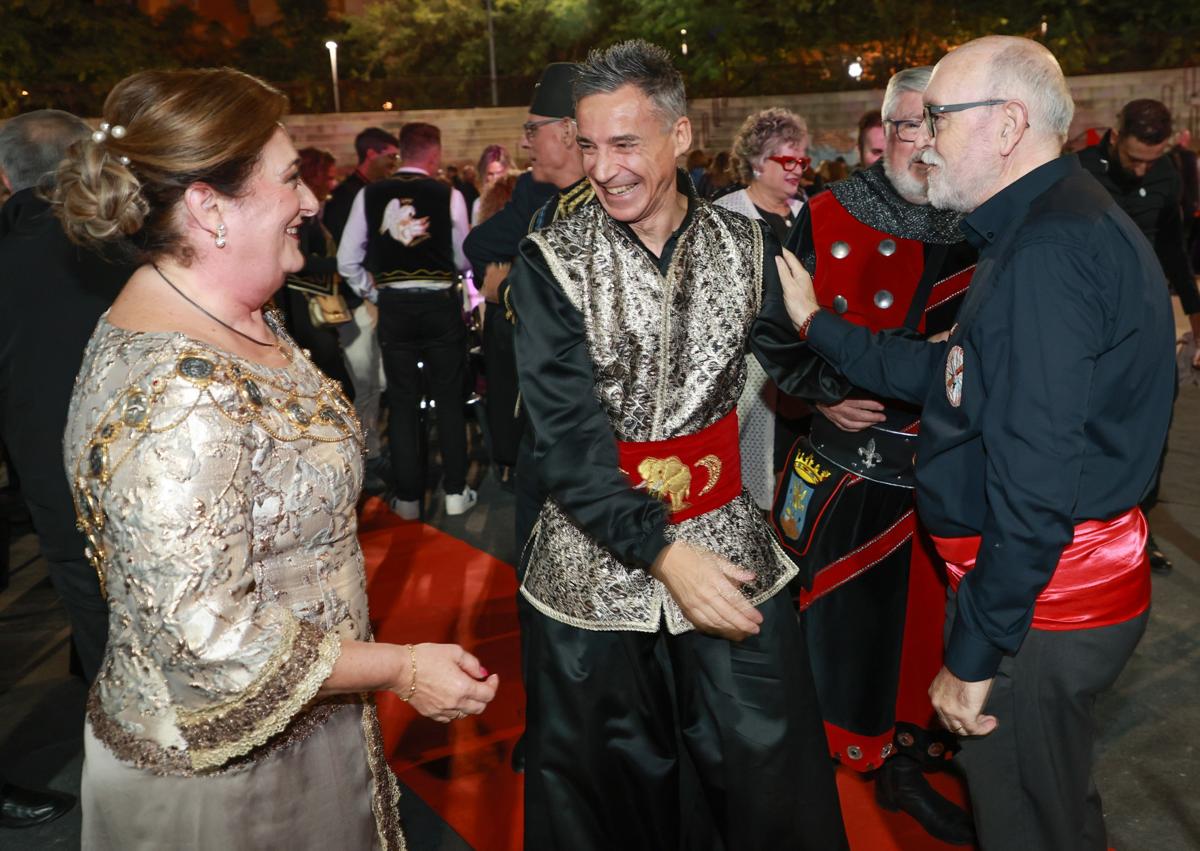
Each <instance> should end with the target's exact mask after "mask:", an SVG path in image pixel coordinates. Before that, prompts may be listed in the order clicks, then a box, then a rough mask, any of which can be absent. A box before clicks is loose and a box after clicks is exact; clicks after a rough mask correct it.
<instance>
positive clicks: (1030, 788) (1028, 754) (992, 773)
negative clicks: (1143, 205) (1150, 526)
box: [755, 36, 1175, 851]
mask: <svg viewBox="0 0 1200 851" xmlns="http://www.w3.org/2000/svg"><path fill="white" fill-rule="evenodd" d="M924 102H925V117H926V121H925V127H924V128H923V129H922V131H921V133H920V135H919V136H918V137H917V138H918V141H917V145H918V146H919V147H920V149H921V157H922V160H923V161H924V162H925V163H927V164H928V165H929V166H930V168H929V199H930V201H931V202H932V203H933V205H934V206H936V207H939V208H943V209H950V210H958V211H961V212H964V213H967V214H968V215H967V216H966V217H965V218H964V219H963V224H962V229H963V231H964V233H965V234H966V236H967V239H968V240H969V241H970V242H971V243H972V244H973V245H975V246H976V247H978V248H979V251H980V255H979V264H978V266H977V267H976V271H975V275H974V278H973V280H972V283H971V288H970V290H969V291H968V293H967V296H966V298H965V300H964V301H963V305H962V307H961V308H960V310H959V313H958V316H957V317H956V320H955V325H954V327H953V328H952V329H951V331H950V335H949V339H947V340H944V341H941V342H936V343H926V342H920V341H914V340H908V339H903V338H900V337H894V336H892V337H886V336H885V337H875V338H872V336H871V334H870V333H869V332H868V331H867V329H864V328H860V327H856V326H854V325H851V324H849V323H846V322H843V321H841V320H840V319H839V318H838V317H837V316H836V314H835V313H834V312H833V311H828V310H824V309H822V308H821V306H820V304H819V302H818V300H817V298H816V296H815V295H814V293H813V290H812V286H811V282H810V280H809V277H808V275H807V273H806V272H805V270H804V269H803V267H802V266H801V265H800V263H798V262H795V258H786V257H785V258H784V260H783V261H782V262H784V263H786V265H787V269H786V271H785V272H783V273H782V275H781V278H782V282H783V290H782V293H768V294H767V304H766V306H765V308H764V316H763V318H762V319H761V320H760V323H759V327H758V328H756V331H755V333H756V336H760V337H761V338H763V339H764V340H767V341H772V340H773V341H777V342H782V341H784V340H786V339H788V338H789V337H791V338H795V337H797V336H799V337H800V338H802V339H804V340H805V341H806V342H807V343H808V345H810V346H811V347H812V348H814V349H816V350H817V351H818V352H820V353H821V354H822V355H823V356H825V357H826V358H827V359H829V360H830V361H831V362H832V363H833V364H835V365H836V366H837V367H838V368H839V369H840V370H841V371H842V372H843V373H844V374H845V375H847V376H848V377H849V378H850V379H851V380H853V381H854V382H855V384H858V385H860V386H863V387H868V388H871V389H873V390H875V391H876V392H880V393H886V394H887V395H889V396H895V397H899V398H902V399H906V400H908V401H910V402H912V403H914V404H920V405H922V410H923V414H922V420H921V432H920V437H919V438H918V446H917V453H916V454H917V461H916V481H917V506H918V510H919V512H920V515H921V519H922V521H923V523H924V524H925V526H926V527H927V528H928V529H929V531H930V533H931V535H932V537H933V540H934V541H935V543H936V545H937V549H938V552H939V554H941V556H942V557H943V558H944V559H945V561H946V565H947V573H948V578H949V581H950V586H951V588H952V589H954V593H953V594H951V595H950V596H949V604H948V608H947V618H948V624H947V625H948V628H947V631H946V650H945V663H944V665H943V667H942V669H941V670H940V671H939V672H938V674H937V676H936V677H935V678H934V680H933V684H932V685H931V687H930V696H931V698H932V699H933V705H934V708H935V709H936V710H937V713H938V716H939V718H940V719H941V721H942V723H943V724H944V725H945V726H946V728H947V729H949V730H950V731H951V732H954V733H957V734H959V735H960V736H963V737H964V738H963V739H962V752H961V754H960V755H959V757H958V759H957V760H956V761H957V762H958V763H959V764H960V765H961V766H962V768H963V770H964V771H965V773H966V776H967V779H968V782H969V784H970V788H971V801H972V809H973V813H974V817H975V828H976V831H977V833H978V835H979V840H980V844H981V845H982V847H984V848H987V849H989V850H990V849H999V851H1008V849H1012V851H1062V849H1079V851H1103V849H1106V848H1107V847H1108V843H1107V841H1106V835H1105V827H1104V819H1103V812H1102V809H1101V804H1100V796H1099V794H1098V793H1097V791H1096V787H1095V784H1094V781H1093V780H1092V776H1091V768H1092V761H1093V755H1092V751H1093V747H1094V745H1095V728H1096V723H1095V718H1094V705H1095V702H1096V698H1097V696H1098V695H1099V694H1100V693H1102V692H1104V691H1105V690H1106V689H1108V688H1109V687H1110V686H1111V685H1112V684H1113V682H1114V681H1115V680H1116V678H1117V676H1118V675H1119V674H1120V672H1121V670H1122V668H1123V667H1124V666H1125V663H1126V661H1127V660H1128V659H1129V657H1130V656H1131V655H1132V653H1133V650H1134V647H1135V646H1136V645H1137V642H1138V640H1139V639H1140V637H1141V634H1142V632H1143V630H1144V629H1145V625H1146V621H1147V618H1148V614H1149V612H1148V608H1149V603H1150V572H1149V565H1148V563H1147V560H1146V556H1145V553H1144V546H1145V539H1146V523H1145V518H1144V517H1143V516H1142V514H1141V512H1140V510H1139V509H1138V503H1139V501H1140V500H1141V498H1142V496H1143V495H1144V493H1145V492H1146V489H1147V488H1148V486H1149V484H1150V481H1151V478H1152V476H1153V473H1154V469H1155V466H1156V464H1157V462H1158V457H1159V453H1160V450H1161V448H1162V445H1163V441H1164V440H1165V438H1166V434H1167V427H1168V421H1169V418H1170V409H1171V402H1172V398H1173V394H1174V384H1175V376H1174V371H1173V370H1172V368H1171V367H1172V364H1173V362H1174V356H1175V355H1174V346H1173V342H1174V322H1173V317H1172V314H1171V307H1170V303H1169V300H1168V298H1167V294H1166V288H1165V286H1164V282H1163V274H1162V269H1161V267H1160V266H1159V264H1158V261H1157V258H1156V257H1155V254H1154V250H1153V248H1152V247H1151V246H1150V244H1149V242H1148V241H1147V240H1146V238H1145V236H1143V235H1142V233H1141V231H1140V230H1139V229H1138V228H1137V226H1136V224H1134V222H1133V221H1132V220H1131V219H1130V218H1129V217H1128V216H1127V215H1126V214H1125V213H1124V212H1123V211H1122V210H1121V209H1120V208H1119V207H1118V206H1117V204H1116V203H1115V202H1114V201H1113V199H1112V198H1111V196H1110V195H1109V194H1108V193H1107V192H1105V191H1104V188H1103V187H1102V186H1101V185H1100V184H1099V183H1097V182H1096V180H1095V178H1093V177H1092V176H1091V175H1089V174H1088V173H1087V172H1085V171H1084V170H1083V168H1082V167H1081V166H1080V164H1079V160H1078V158H1076V157H1061V158H1060V157H1059V151H1060V149H1061V146H1062V144H1063V142H1064V141H1065V140H1066V138H1067V132H1068V129H1069V126H1070V122H1071V117H1072V114H1073V112H1074V103H1073V101H1072V100H1071V95H1070V92H1069V90H1068V89H1067V85H1066V81H1065V79H1064V78H1063V75H1062V70H1061V68H1059V66H1058V63H1057V61H1056V60H1055V59H1054V57H1053V55H1052V54H1051V53H1050V52H1049V51H1048V50H1046V48H1045V47H1043V46H1042V45H1040V44H1038V43H1036V42H1033V41H1029V40H1026V39H1019V38H1012V37H1000V36H991V37H988V38H984V39H979V40H976V41H973V42H969V43H968V44H966V45H963V46H962V47H959V48H957V49H956V50H954V51H953V52H952V53H950V54H949V55H948V56H946V57H945V58H944V59H942V61H941V62H939V63H938V65H937V67H936V68H935V70H934V74H933V77H932V79H931V80H930V83H929V86H928V88H927V89H926V90H925V95H924Z"/></svg>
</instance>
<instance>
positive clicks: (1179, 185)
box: [1079, 131, 1200, 315]
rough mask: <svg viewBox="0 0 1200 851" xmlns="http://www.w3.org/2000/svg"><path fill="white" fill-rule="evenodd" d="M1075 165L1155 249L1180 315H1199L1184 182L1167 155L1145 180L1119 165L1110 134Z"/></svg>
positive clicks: (1162, 157) (1147, 172)
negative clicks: (1187, 233) (1186, 236)
mask: <svg viewBox="0 0 1200 851" xmlns="http://www.w3.org/2000/svg"><path fill="white" fill-rule="evenodd" d="M1079 162H1080V163H1081V164H1082V165H1083V167H1084V168H1085V169H1087V170H1088V171H1089V172H1091V174H1092V176H1093V177H1095V178H1096V180H1098V181H1100V185H1101V186H1103V187H1104V188H1105V189H1106V190H1108V194H1109V195H1111V196H1112V197H1113V198H1114V199H1115V200H1116V202H1117V204H1119V205H1120V207H1121V209H1122V210H1124V211H1125V212H1126V214H1128V216H1129V218H1131V219H1133V221H1134V224H1136V225H1137V226H1138V227H1139V228H1140V229H1141V231H1142V233H1144V234H1145V235H1146V239H1148V240H1150V244H1151V245H1153V246H1154V252H1155V254H1157V255H1158V260H1159V262H1160V263H1162V267H1163V271H1164V272H1165V273H1166V275H1167V281H1168V282H1169V283H1170V284H1171V288H1172V289H1173V290H1174V291H1175V293H1176V295H1178V296H1179V301H1180V303H1181V305H1182V306H1183V312H1184V313H1187V314H1188V315H1191V314H1194V313H1200V291H1197V289H1196V278H1195V276H1194V275H1193V273H1192V265H1191V262H1190V261H1189V260H1188V253H1187V247H1186V245H1185V241H1184V229H1183V211H1182V207H1181V203H1182V199H1183V178H1182V177H1181V176H1180V174H1179V172H1178V170H1176V168H1175V164H1174V163H1173V162H1172V161H1171V158H1170V157H1169V156H1165V155H1164V156H1161V157H1159V158H1158V159H1157V160H1155V162H1154V164H1153V165H1151V166H1150V168H1149V169H1147V171H1146V175H1145V176H1144V177H1141V178H1139V177H1137V176H1136V175H1134V174H1130V173H1129V172H1127V171H1126V170H1125V169H1124V168H1122V167H1121V159H1120V157H1119V156H1118V154H1117V151H1115V150H1113V147H1112V131H1109V132H1108V133H1105V134H1104V138H1103V139H1101V140H1100V144H1099V145H1093V146H1092V147H1090V148H1085V149H1084V150H1082V151H1080V152H1079Z"/></svg>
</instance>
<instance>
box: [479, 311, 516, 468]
mask: <svg viewBox="0 0 1200 851" xmlns="http://www.w3.org/2000/svg"><path fill="white" fill-rule="evenodd" d="M484 316H485V318H484V323H483V362H484V365H485V367H486V368H487V418H488V431H489V432H490V433H491V436H492V460H493V461H494V462H495V463H497V464H503V465H505V466H506V467H512V466H514V465H515V464H516V463H517V447H518V445H519V444H520V442H521V432H522V431H523V430H524V428H525V415H524V413H522V412H519V411H517V397H518V389H517V361H516V352H515V350H514V348H513V327H512V324H511V323H509V321H508V320H507V319H505V318H504V308H503V307H502V306H501V305H498V304H491V303H490V302H489V303H488V305H487V307H486V309H485V314H484Z"/></svg>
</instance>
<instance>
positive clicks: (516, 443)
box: [463, 62, 596, 551]
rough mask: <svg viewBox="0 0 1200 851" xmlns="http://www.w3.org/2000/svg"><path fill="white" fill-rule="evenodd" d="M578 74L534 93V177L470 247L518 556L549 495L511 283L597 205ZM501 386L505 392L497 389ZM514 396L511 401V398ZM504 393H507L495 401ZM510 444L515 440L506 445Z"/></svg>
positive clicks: (559, 72)
mask: <svg viewBox="0 0 1200 851" xmlns="http://www.w3.org/2000/svg"><path fill="white" fill-rule="evenodd" d="M578 74H579V65H578V64H576V63H574V62H553V63H551V64H550V65H547V66H546V69H545V70H544V71H543V72H542V76H541V79H539V81H538V83H537V85H536V86H534V89H533V100H532V102H531V103H530V105H529V115H528V117H527V118H526V119H525V124H524V125H523V126H522V133H523V136H522V142H521V149H522V150H523V151H525V152H526V153H527V154H528V156H529V166H530V170H529V172H527V173H526V174H525V175H522V176H521V179H520V180H519V181H517V188H516V190H515V191H514V192H513V197H512V200H511V201H510V202H509V203H508V204H506V205H505V206H504V209H502V210H501V211H500V212H499V213H497V214H496V215H495V216H493V217H492V218H490V219H488V220H487V221H486V222H484V223H483V224H481V225H480V226H479V227H477V228H475V229H474V230H472V231H471V233H470V235H468V236H467V240H466V242H465V243H464V244H463V250H464V251H465V252H466V254H467V257H468V259H470V261H471V263H472V265H473V266H474V267H475V270H476V276H477V277H478V278H479V279H480V280H482V281H484V294H485V297H486V298H487V300H488V302H489V304H488V308H487V313H486V315H485V317H484V334H485V339H484V348H485V357H487V358H488V391H489V395H492V394H493V393H494V394H495V395H493V396H492V398H491V399H489V403H488V417H489V423H490V424H491V426H492V443H493V454H495V455H497V457H498V458H499V460H500V463H504V461H505V459H506V458H507V457H512V456H510V455H508V454H507V453H508V452H512V453H513V454H514V455H515V459H516V495H517V508H516V525H517V536H516V542H517V549H518V551H519V550H520V548H521V547H523V546H524V544H525V541H526V540H527V539H528V538H529V532H530V530H531V529H532V528H533V524H534V521H535V520H536V519H537V512H538V510H539V509H540V508H541V506H542V503H543V502H544V501H545V499H546V494H545V491H544V489H543V488H542V486H541V485H540V483H539V482H538V480H537V470H536V467H535V465H534V464H533V457H532V447H533V439H532V436H531V435H530V434H529V431H528V429H527V427H526V420H525V414H524V410H523V408H522V406H521V404H520V399H519V397H518V394H517V392H516V389H517V373H516V361H515V360H514V358H513V314H512V310H511V303H510V301H509V285H508V277H507V276H508V271H509V269H510V268H511V265H512V261H513V259H514V258H515V257H516V256H517V246H518V245H519V244H520V242H521V240H522V239H523V238H524V237H525V235H526V234H528V233H531V232H533V231H536V230H540V229H541V228H543V227H545V226H546V225H548V224H550V223H552V222H554V221H556V220H557V219H560V218H562V217H564V216H568V215H570V214H571V213H573V212H574V211H575V210H577V209H579V208H580V207H582V206H583V205H585V204H588V203H591V202H592V201H593V200H594V199H595V197H596V193H595V192H593V191H592V187H591V184H590V183H588V180H587V178H586V177H584V174H583V158H582V157H581V156H580V153H579V146H578V145H576V144H575V96H574V93H573V92H572V85H573V84H574V82H575V78H576V76H578ZM481 269H482V271H481ZM489 348H490V351H491V354H490V355H488V354H487V351H488V349H489ZM497 381H499V383H500V387H499V388H497V387H496V386H495V385H496V382H497ZM509 388H511V393H508V392H505V391H507V390H508V389H509ZM497 389H499V390H500V391H501V392H500V393H495V391H496V390H497ZM499 399H504V400H505V401H508V400H510V399H511V402H512V403H511V404H504V403H503V402H500V401H499ZM506 437H507V438H508V440H507V441H504V440H503V438H506ZM501 443H504V446H502V447H501V446H500V444H501ZM510 447H511V449H510Z"/></svg>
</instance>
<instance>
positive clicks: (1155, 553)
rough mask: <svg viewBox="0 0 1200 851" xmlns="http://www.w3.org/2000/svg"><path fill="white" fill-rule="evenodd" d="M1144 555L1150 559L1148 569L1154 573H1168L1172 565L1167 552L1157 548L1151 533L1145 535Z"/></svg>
mask: <svg viewBox="0 0 1200 851" xmlns="http://www.w3.org/2000/svg"><path fill="white" fill-rule="evenodd" d="M1146 557H1147V558H1149V559H1150V569H1151V570H1153V571H1154V572H1155V573H1170V572H1171V569H1172V568H1173V567H1174V565H1173V564H1171V560H1170V559H1169V558H1167V554H1166V553H1164V552H1163V551H1162V550H1160V549H1159V548H1158V543H1157V542H1155V540H1154V536H1153V535H1147V536H1146Z"/></svg>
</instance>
